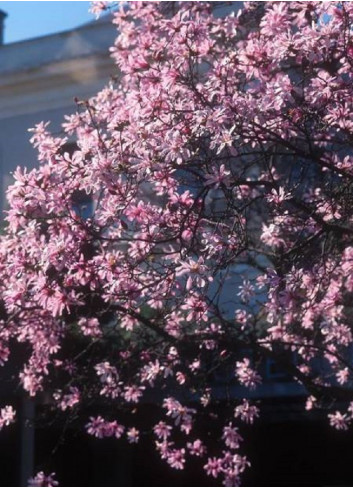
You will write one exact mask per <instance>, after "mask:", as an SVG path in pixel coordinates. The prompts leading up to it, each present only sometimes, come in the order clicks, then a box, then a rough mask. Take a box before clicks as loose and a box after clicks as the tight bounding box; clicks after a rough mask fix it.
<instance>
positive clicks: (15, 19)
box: [0, 1, 95, 43]
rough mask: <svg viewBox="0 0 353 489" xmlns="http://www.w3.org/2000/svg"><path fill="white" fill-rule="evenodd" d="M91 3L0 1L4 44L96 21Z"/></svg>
mask: <svg viewBox="0 0 353 489" xmlns="http://www.w3.org/2000/svg"><path fill="white" fill-rule="evenodd" d="M89 7H90V2H77V1H76V2H70V1H69V2H67V1H51V2H50V1H28V2H22V1H19V2H17V1H10V2H2V1H0V9H1V10H4V11H5V12H6V13H7V14H8V17H7V18H6V19H5V43H10V42H16V41H22V40H24V39H30V38H32V37H38V36H44V35H46V34H52V33H54V32H60V31H64V30H67V29H72V28H73V27H77V26H78V25H81V24H84V23H85V22H89V21H91V20H94V18H95V17H94V16H93V15H92V14H90V13H89V12H88V9H89Z"/></svg>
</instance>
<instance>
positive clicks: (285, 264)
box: [0, 2, 353, 486]
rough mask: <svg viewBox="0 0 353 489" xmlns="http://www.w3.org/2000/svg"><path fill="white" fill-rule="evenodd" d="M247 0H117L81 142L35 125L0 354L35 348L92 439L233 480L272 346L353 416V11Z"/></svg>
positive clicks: (306, 384)
mask: <svg viewBox="0 0 353 489" xmlns="http://www.w3.org/2000/svg"><path fill="white" fill-rule="evenodd" d="M229 3H230V5H229V4H228V6H226V5H225V4H223V2H209V3H206V2H180V3H177V2H160V3H159V2H129V3H128V5H127V6H126V5H122V6H120V7H119V9H118V10H117V11H116V12H115V13H114V20H113V22H114V23H115V24H116V26H117V29H118V35H117V39H116V41H115V45H114V47H112V49H111V52H112V56H113V58H114V59H115V62H116V65H117V76H116V78H115V79H114V80H113V81H112V83H111V84H110V85H109V86H107V87H106V88H104V89H103V90H102V91H101V92H100V93H98V95H97V96H95V97H94V98H92V99H90V100H89V101H85V102H78V109H77V113H75V114H73V115H70V116H68V117H66V122H65V123H64V124H63V136H62V137H57V136H53V135H52V134H50V132H49V130H48V128H47V123H40V124H38V125H37V126H36V128H35V129H34V130H33V136H32V142H33V144H34V146H35V147H36V148H37V149H38V155H39V156H38V158H39V163H40V165H39V168H38V169H35V170H32V171H27V170H26V169H17V170H16V172H15V174H14V176H15V183H14V184H13V185H12V186H11V187H10V188H9V190H8V194H7V195H8V200H9V211H8V213H7V221H8V225H7V229H6V232H5V235H4V236H3V237H2V238H1V245H0V246H1V256H0V277H1V281H0V283H1V286H0V288H1V330H0V339H1V345H0V357H1V362H2V363H3V364H5V363H6V362H7V361H8V358H9V356H10V358H11V351H12V349H13V348H16V345H17V344H18V343H21V344H23V345H22V350H21V351H23V352H24V353H23V356H22V364H21V365H18V368H19V379H20V383H21V384H22V386H23V389H24V390H25V391H26V392H27V393H28V395H29V396H31V397H35V396H38V395H39V393H40V392H45V393H46V396H47V397H48V396H50V398H51V402H52V404H55V405H56V406H57V409H59V410H61V411H64V412H65V413H64V414H65V415H67V416H68V417H69V416H70V415H72V414H70V413H72V412H74V413H75V416H76V417H77V416H78V418H79V419H80V420H81V423H82V427H83V429H85V430H86V431H87V433H88V434H90V435H92V436H93V437H98V438H104V437H116V438H122V437H123V438H124V437H125V438H127V440H128V441H129V442H130V443H138V442H139V439H140V440H141V439H142V438H148V439H150V442H151V445H154V446H155V448H156V450H157V451H158V452H159V454H160V456H161V458H162V459H164V460H165V462H166V463H167V464H169V465H170V466H171V467H172V468H174V469H178V470H182V469H183V468H184V466H185V464H187V463H188V460H189V459H190V460H192V458H193V457H199V458H201V460H202V465H203V466H204V470H205V471H206V473H207V474H208V475H209V476H210V477H211V478H212V477H213V478H217V480H219V481H220V482H221V481H222V482H223V483H224V484H225V485H230V486H232V485H237V484H238V483H239V481H240V476H241V474H242V472H243V471H244V470H245V469H246V468H247V466H248V465H249V462H248V460H247V459H246V454H244V453H243V450H242V436H241V432H242V428H241V425H242V424H244V423H253V422H254V420H255V418H257V417H258V416H259V414H260V413H261V406H260V407H259V406H258V404H257V402H252V401H251V399H256V395H257V394H256V389H257V388H258V385H259V384H261V382H262V379H261V371H260V370H259V367H260V366H261V364H262V362H263V361H264V360H265V359H266V358H270V359H272V360H275V361H276V362H277V363H278V365H279V366H280V367H281V368H282V369H284V370H286V371H287V372H288V374H289V375H291V377H292V378H293V380H294V381H296V382H298V383H300V384H302V385H303V388H304V389H305V391H306V392H307V395H308V402H307V409H310V408H314V407H315V406H316V405H320V406H324V407H325V406H326V407H327V406H331V410H329V409H328V422H329V423H330V424H331V425H332V426H334V427H335V428H337V429H342V430H345V429H347V428H348V427H349V424H350V423H351V421H352V419H353V389H352V382H353V376H352V373H353V365H352V343H353V339H352V327H353V323H352V319H351V301H352V298H353V242H352V235H353V222H352V220H353V218H352V215H353V212H352V211H353V198H352V190H353V151H352V144H353V119H352V113H353V75H352V73H353V70H352V67H353V37H352V25H353V4H352V3H350V2H342V3H339V4H338V3H337V4H336V2H325V3H324V2H268V3H262V2H247V3H244V4H243V5H242V6H241V10H240V9H239V5H238V4H237V3H236V2H234V3H233V4H232V2H229ZM94 8H95V10H99V9H100V8H105V4H96V5H95V7H94ZM68 141H69V142H70V141H74V142H75V143H76V145H77V147H76V150H75V151H73V152H71V153H69V152H67V150H66V148H67V143H68ZM77 195H81V196H82V195H85V196H86V197H87V199H91V206H90V208H91V212H90V213H88V212H86V211H87V210H85V209H84V208H83V206H82V205H80V203H79V199H78V198H77ZM87 199H86V200H87ZM88 214H89V215H88ZM217 379H218V381H217ZM219 379H223V380H222V382H220V381H219ZM220 385H221V386H224V389H223V387H220ZM236 386H241V389H240V390H239V389H238V391H237V389H236ZM229 387H232V388H233V387H234V388H233V389H230V388H229ZM251 391H252V392H251ZM236 392H242V395H241V398H237V397H236ZM222 400H227V402H228V403H232V405H233V409H232V415H231V416H230V417H229V418H227V417H226V416H224V417H223V416H222V419H221V420H219V419H218V421H217V422H216V421H215V416H216V415H217V403H218V402H220V401H222ZM333 401H340V406H343V407H340V411H337V410H336V408H333V409H332V406H334V404H333ZM145 403H153V404H154V405H155V406H156V407H157V406H160V408H161V409H160V410H157V409H156V412H158V413H159V416H158V419H156V420H155V421H153V423H151V425H150V426H149V427H146V426H145V425H144V424H143V420H142V419H141V416H140V415H139V413H140V410H139V409H137V407H138V406H139V405H140V406H143V405H144V404H145ZM88 406H90V409H91V411H90V412H89V413H88V411H87V407H88ZM80 413H81V414H80ZM87 413H88V414H87ZM126 413H129V417H128V418H126ZM124 416H125V418H124ZM13 419H14V411H13V410H12V408H11V407H9V406H7V407H4V408H3V409H2V411H1V424H2V425H6V424H9V423H10V422H11V421H12V420H13ZM122 419H128V420H129V422H128V423H124V422H122ZM202 420H203V421H202ZM205 420H206V421H205ZM201 422H204V423H205V422H206V423H207V428H208V429H207V430H206V431H207V434H204V435H202V436H200V433H203V432H202V430H198V428H197V427H198V425H199V423H201ZM52 483H54V481H53V480H52V479H51V478H50V477H49V478H47V476H45V474H43V473H39V474H38V475H37V477H36V478H34V479H33V480H32V484H39V485H46V484H47V485H48V484H49V485H50V484H52Z"/></svg>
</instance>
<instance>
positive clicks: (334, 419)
mask: <svg viewBox="0 0 353 489" xmlns="http://www.w3.org/2000/svg"><path fill="white" fill-rule="evenodd" d="M328 417H329V420H330V425H331V426H333V427H334V428H336V430H348V426H349V419H348V416H347V415H346V414H342V413H340V412H339V411H336V412H335V413H334V414H329V415H328Z"/></svg>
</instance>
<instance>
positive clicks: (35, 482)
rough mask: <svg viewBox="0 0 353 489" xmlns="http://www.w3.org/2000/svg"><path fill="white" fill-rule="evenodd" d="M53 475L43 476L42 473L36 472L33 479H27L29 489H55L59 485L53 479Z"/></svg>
mask: <svg viewBox="0 0 353 489" xmlns="http://www.w3.org/2000/svg"><path fill="white" fill-rule="evenodd" d="M54 477H55V473H54V472H53V473H52V474H50V475H45V474H44V472H38V474H36V475H35V476H34V477H33V478H31V479H29V481H28V486H29V487H57V486H58V485H59V483H58V482H57V481H56V480H55V479H54Z"/></svg>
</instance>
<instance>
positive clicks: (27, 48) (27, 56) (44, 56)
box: [0, 12, 116, 209]
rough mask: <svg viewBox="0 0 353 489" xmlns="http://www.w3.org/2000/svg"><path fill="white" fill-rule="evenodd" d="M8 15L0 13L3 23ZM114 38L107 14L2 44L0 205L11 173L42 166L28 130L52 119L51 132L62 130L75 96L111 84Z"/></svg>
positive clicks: (0, 80) (0, 67) (89, 92)
mask: <svg viewBox="0 0 353 489" xmlns="http://www.w3.org/2000/svg"><path fill="white" fill-rule="evenodd" d="M3 17H4V14H3V13H2V14H1V12H0V24H1V20H2V19H3ZM115 37H116V28H115V26H114V25H113V24H112V23H111V17H110V16H109V15H105V16H103V17H101V19H99V20H98V21H94V20H93V21H92V22H90V23H88V24H84V25H82V26H80V27H78V28H76V29H74V30H70V31H65V32H59V33H57V34H51V35H47V36H42V37H38V38H34V39H29V40H25V41H20V42H15V43H11V44H2V45H1V46H0V209H4V208H5V207H6V200H5V191H6V188H7V186H8V185H9V183H11V172H12V171H13V170H14V169H16V167H17V166H18V165H20V166H26V167H27V168H33V167H34V166H35V165H36V164H37V158H36V152H35V150H34V149H33V148H32V146H31V144H30V143H29V139H30V133H28V128H31V127H33V126H34V125H35V124H37V123H38V122H41V121H51V124H50V129H51V131H53V132H59V131H61V123H62V122H63V121H64V115H65V114H71V113H72V112H74V111H75V109H76V108H75V102H74V98H75V97H77V98H78V99H81V100H82V99H83V100H84V99H87V98H89V97H91V96H93V95H94V94H95V93H97V91H98V90H99V89H101V88H103V87H104V85H106V83H107V82H108V81H109V78H110V76H111V75H114V74H115V73H116V67H115V65H114V63H113V60H112V59H111V57H110V54H109V47H110V46H112V44H113V41H114V39H115ZM1 38H2V36H1V32H0V40H1Z"/></svg>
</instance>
